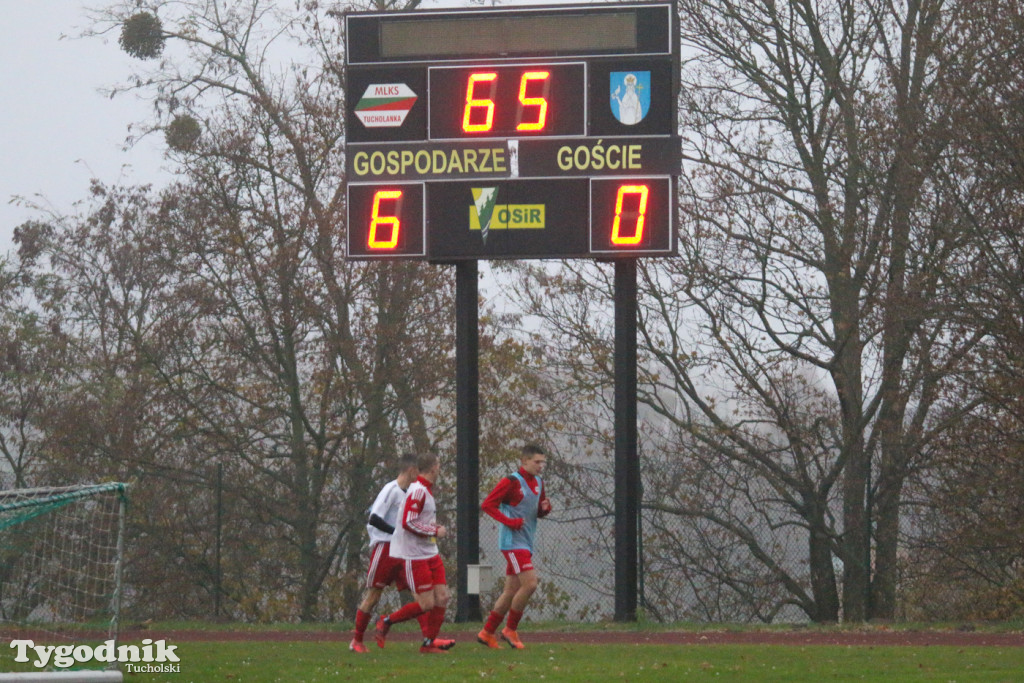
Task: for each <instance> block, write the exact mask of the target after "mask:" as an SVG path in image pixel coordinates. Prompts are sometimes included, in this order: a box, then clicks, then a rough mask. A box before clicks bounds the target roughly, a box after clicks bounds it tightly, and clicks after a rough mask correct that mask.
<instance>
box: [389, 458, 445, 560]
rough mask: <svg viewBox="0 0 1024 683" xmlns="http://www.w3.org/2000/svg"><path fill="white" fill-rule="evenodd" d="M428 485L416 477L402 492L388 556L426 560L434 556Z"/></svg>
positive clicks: (432, 506)
mask: <svg viewBox="0 0 1024 683" xmlns="http://www.w3.org/2000/svg"><path fill="white" fill-rule="evenodd" d="M431 488H432V485H431V483H430V482H429V481H427V480H426V479H424V478H423V477H419V478H417V479H416V481H414V482H413V483H412V485H410V486H409V490H408V491H406V493H405V504H404V505H403V506H402V512H401V516H400V518H399V520H398V524H396V525H395V533H394V535H393V536H392V537H391V557H396V558H398V559H401V560H429V559H430V558H431V557H433V556H434V555H437V507H436V505H435V503H434V495H433V493H431Z"/></svg>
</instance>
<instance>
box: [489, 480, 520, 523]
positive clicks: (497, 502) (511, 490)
mask: <svg viewBox="0 0 1024 683" xmlns="http://www.w3.org/2000/svg"><path fill="white" fill-rule="evenodd" d="M517 493H519V481H518V480H517V479H515V478H513V477H504V478H502V480H501V481H499V482H498V484H497V486H495V487H494V489H492V490H491V492H490V493H489V494H487V497H486V498H484V502H483V503H481V504H480V509H481V510H483V511H484V512H486V513H487V514H488V515H490V516H491V517H493V518H494V519H496V520H498V522H499V523H500V524H504V525H505V526H507V527H509V528H510V529H522V528H523V520H521V519H513V518H512V517H509V516H508V515H506V514H505V513H503V512H502V511H501V507H500V506H501V504H502V503H509V504H512V505H514V504H515V500H514V498H515V494H517Z"/></svg>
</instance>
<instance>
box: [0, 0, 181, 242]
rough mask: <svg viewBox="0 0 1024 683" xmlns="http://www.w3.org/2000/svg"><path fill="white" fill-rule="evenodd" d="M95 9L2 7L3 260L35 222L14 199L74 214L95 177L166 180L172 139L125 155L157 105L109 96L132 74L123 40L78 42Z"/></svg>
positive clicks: (28, 2)
mask: <svg viewBox="0 0 1024 683" xmlns="http://www.w3.org/2000/svg"><path fill="white" fill-rule="evenodd" d="M87 4H90V3H87V2H85V1H84V0H0V26H2V28H3V40H2V41H0V65H2V67H0V68H2V71H0V160H2V162H0V253H3V252H6V251H7V250H8V249H10V248H11V246H12V244H11V235H12V233H13V231H14V228H15V226H17V225H18V224H20V223H22V222H23V221H25V220H27V219H29V218H31V217H33V215H35V214H34V213H33V212H32V211H31V210H29V209H27V208H23V207H19V206H15V205H13V204H11V203H10V200H11V198H12V196H15V195H20V196H23V197H26V198H28V199H29V200H32V201H35V202H37V203H41V204H45V205H47V206H50V207H52V208H53V209H55V210H57V211H62V212H66V211H69V210H70V209H71V206H72V204H73V203H74V202H75V201H77V200H79V199H82V198H84V197H85V196H86V192H87V190H88V187H89V180H90V178H93V177H95V178H99V179H101V180H103V181H104V182H106V183H109V184H113V183H118V182H124V183H132V184H134V183H147V182H152V183H154V184H157V185H160V184H162V183H163V182H166V179H167V176H166V175H165V174H163V173H161V166H162V163H163V159H162V156H161V154H162V152H161V150H160V148H159V143H160V142H162V141H158V140H152V141H143V142H142V143H140V144H139V145H137V146H136V147H135V148H133V149H131V150H128V151H125V150H124V140H125V138H126V137H127V134H128V125H129V124H130V123H132V122H134V121H139V120H141V119H143V118H144V117H145V116H146V114H147V107H148V105H146V104H145V103H143V102H141V101H139V100H137V99H135V98H133V97H132V96H130V95H129V96H119V97H115V98H114V99H113V100H111V99H109V98H108V97H107V96H105V95H103V94H102V93H101V92H100V90H101V89H102V88H104V87H106V86H110V85H113V84H115V83H117V82H119V81H121V80H123V79H124V78H125V77H126V76H127V75H128V73H129V68H130V62H131V58H130V57H128V56H127V55H126V54H124V53H123V52H121V50H120V49H119V48H118V45H117V36H116V35H113V36H111V37H109V38H108V39H106V40H104V39H100V38H78V37H77V36H78V35H80V34H81V32H82V30H83V29H84V28H86V26H87V25H88V18H87V16H86V14H85V11H84V7H85V6H86V5H87ZM91 4H93V5H94V6H95V2H92V3H91ZM62 36H64V38H62Z"/></svg>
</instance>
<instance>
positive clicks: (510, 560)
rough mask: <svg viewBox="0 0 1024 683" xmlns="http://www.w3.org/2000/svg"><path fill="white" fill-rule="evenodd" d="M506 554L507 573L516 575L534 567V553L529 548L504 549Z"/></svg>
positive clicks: (503, 552) (502, 552)
mask: <svg viewBox="0 0 1024 683" xmlns="http://www.w3.org/2000/svg"><path fill="white" fill-rule="evenodd" d="M501 554H502V555H504V556H505V575H506V576H515V575H517V574H522V573H523V572H528V571H530V570H531V569H533V553H531V552H530V551H529V550H519V549H516V550H502V551H501Z"/></svg>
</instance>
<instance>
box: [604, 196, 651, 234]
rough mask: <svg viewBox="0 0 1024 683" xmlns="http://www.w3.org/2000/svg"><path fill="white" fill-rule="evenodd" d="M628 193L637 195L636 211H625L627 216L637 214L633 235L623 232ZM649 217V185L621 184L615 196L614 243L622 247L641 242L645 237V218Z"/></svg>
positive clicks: (630, 216)
mask: <svg viewBox="0 0 1024 683" xmlns="http://www.w3.org/2000/svg"><path fill="white" fill-rule="evenodd" d="M627 195H636V197H637V199H638V200H639V201H638V206H637V209H636V211H635V212H634V211H628V212H625V213H626V216H627V217H629V218H632V217H633V216H634V215H635V216H636V225H635V229H634V231H633V234H632V235H624V234H623V233H622V216H623V204H624V203H625V198H626V196H627ZM646 217H647V186H646V185H620V186H619V191H618V194H616V196H615V220H614V221H613V222H612V244H614V245H616V246H620V247H630V246H635V245H637V244H640V242H641V241H642V240H643V238H644V219H645V218H646Z"/></svg>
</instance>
